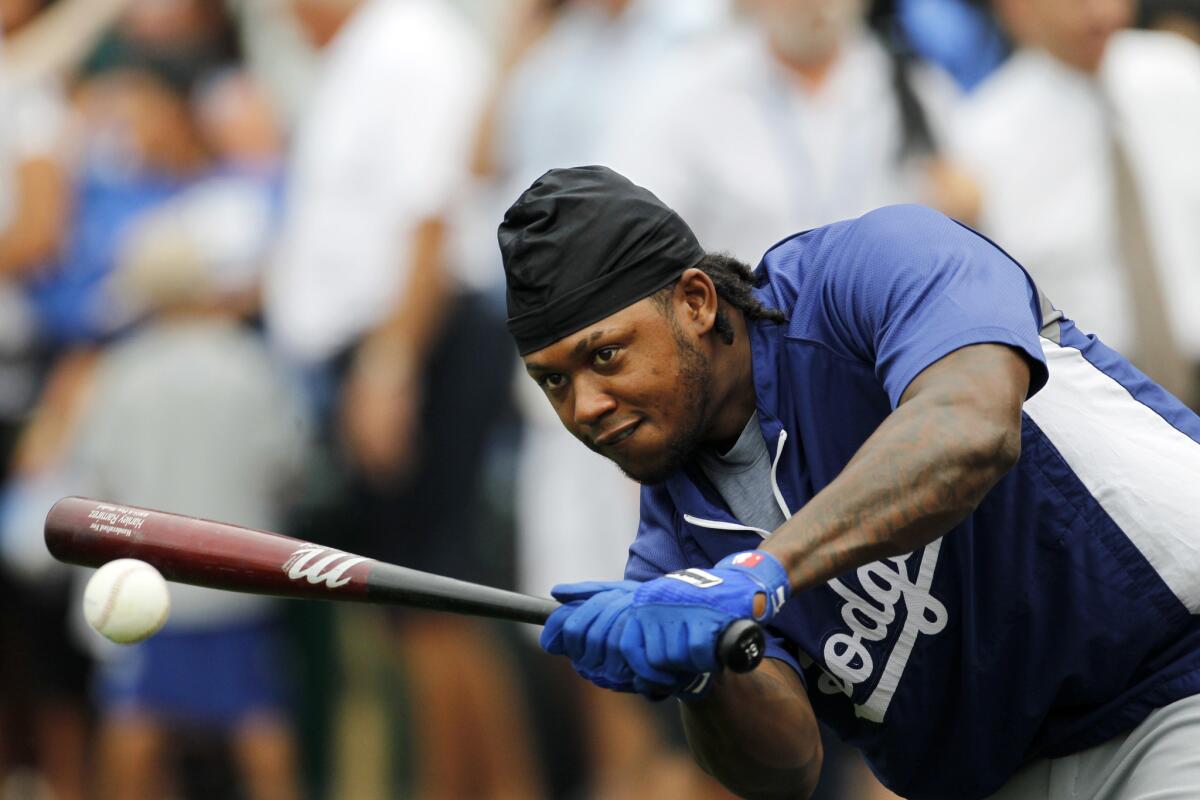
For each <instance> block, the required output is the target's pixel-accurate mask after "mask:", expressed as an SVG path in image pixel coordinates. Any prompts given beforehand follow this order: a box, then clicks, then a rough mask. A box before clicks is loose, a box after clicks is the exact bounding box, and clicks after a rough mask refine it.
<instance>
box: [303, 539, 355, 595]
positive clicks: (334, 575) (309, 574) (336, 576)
mask: <svg viewBox="0 0 1200 800" xmlns="http://www.w3.org/2000/svg"><path fill="white" fill-rule="evenodd" d="M366 560H367V559H365V558H363V557H362V556H352V555H350V554H349V553H343V552H341V551H338V550H329V549H327V548H324V547H321V546H320V545H315V544H309V543H305V544H304V545H303V546H301V547H300V549H299V550H297V551H296V552H294V553H292V554H291V556H289V557H288V560H287V561H285V562H283V571H284V573H286V574H287V576H288V577H289V578H290V579H292V580H294V581H299V580H307V581H308V582H309V583H312V584H318V583H324V584H325V585H326V586H328V587H329V588H330V589H336V588H338V587H339V586H345V585H346V584H347V583H349V582H350V576H348V575H347V574H346V573H347V572H349V571H350V568H351V567H353V566H354V565H355V564H361V563H362V562H364V561H366Z"/></svg>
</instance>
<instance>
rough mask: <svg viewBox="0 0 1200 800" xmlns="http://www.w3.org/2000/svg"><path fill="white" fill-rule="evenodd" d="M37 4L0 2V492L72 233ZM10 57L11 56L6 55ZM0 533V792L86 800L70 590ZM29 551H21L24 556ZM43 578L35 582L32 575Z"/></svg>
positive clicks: (80, 668)
mask: <svg viewBox="0 0 1200 800" xmlns="http://www.w3.org/2000/svg"><path fill="white" fill-rule="evenodd" d="M41 5H42V4H41V3H39V2H36V0H0V120H2V122H0V491H3V492H4V493H5V494H7V492H8V490H9V489H10V487H11V486H12V484H13V483H15V482H16V478H15V477H14V476H13V472H14V471H15V470H14V469H13V465H12V462H13V459H14V451H15V449H16V446H17V440H18V437H19V434H20V430H21V428H22V426H23V425H24V423H25V420H26V418H27V416H28V415H29V413H30V412H31V410H32V407H33V404H34V401H35V399H36V397H37V392H38V389H39V382H40V373H41V366H42V365H41V362H42V356H43V354H42V352H41V348H40V342H39V337H38V331H37V321H36V315H35V314H34V312H33V309H32V308H31V307H30V305H29V303H28V302H27V300H26V298H25V294H24V288H25V286H26V285H27V284H28V283H29V282H31V281H32V280H34V279H36V278H37V277H38V276H40V275H41V274H43V273H44V272H45V271H46V270H47V268H48V267H49V266H50V265H52V264H53V263H54V261H55V259H56V256H57V253H58V250H59V248H60V246H61V244H62V241H63V239H64V237H65V236H66V235H67V226H68V220H69V218H70V210H69V206H70V204H69V195H70V192H69V189H68V185H69V174H68V168H67V164H66V159H65V157H64V156H65V142H64V138H65V136H64V133H65V123H66V119H67V112H66V106H65V103H64V101H63V99H62V97H61V94H60V91H59V87H58V84H57V81H56V80H55V79H54V78H53V77H52V76H46V75H39V74H36V73H33V72H29V71H24V70H23V68H22V67H23V65H22V64H21V63H20V61H19V60H18V57H19V55H20V52H21V50H22V49H23V47H24V44H23V37H24V36H26V35H27V34H28V32H29V30H30V28H31V27H32V28H35V29H36V27H37V22H38V19H37V15H38V13H39V11H40V10H41ZM14 48H15V50H16V51H17V56H13V55H12V54H11V50H12V49H14ZM20 549H21V548H20V547H19V546H14V542H13V541H12V537H11V536H6V537H5V541H4V547H3V551H4V553H3V555H4V558H0V601H2V602H3V604H4V607H5V609H6V613H5V614H4V616H3V619H2V620H0V795H4V794H7V793H9V792H10V791H12V792H16V791H19V789H18V787H17V784H18V783H19V782H20V781H21V780H22V778H21V777H20V776H21V774H22V773H24V774H26V775H40V776H41V777H40V778H36V779H31V780H34V781H37V780H42V781H44V782H45V785H46V786H47V788H48V789H49V790H50V791H53V792H54V793H55V795H56V796H57V797H59V798H61V800H76V799H77V798H82V797H83V796H84V791H85V788H86V781H85V773H84V767H85V750H84V748H85V722H86V719H85V710H86V704H85V700H84V692H85V684H86V661H85V660H84V658H83V656H82V654H81V653H79V652H78V650H77V649H75V648H73V647H72V646H71V644H70V642H69V641H68V640H67V637H66V632H65V625H64V619H65V615H66V604H67V593H66V587H65V585H64V583H63V582H62V581H61V580H56V579H54V577H53V576H43V575H40V574H38V575H36V576H34V575H28V574H24V571H23V570H24V567H25V566H27V564H26V563H25V562H26V559H24V558H22V557H21V556H20V555H18V554H17V551H18V550H20ZM26 550H27V549H26ZM41 577H45V578H46V580H44V581H39V580H37V579H36V578H41Z"/></svg>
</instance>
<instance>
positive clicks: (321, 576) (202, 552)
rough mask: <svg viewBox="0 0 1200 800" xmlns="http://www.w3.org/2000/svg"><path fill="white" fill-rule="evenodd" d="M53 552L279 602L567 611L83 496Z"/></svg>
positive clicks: (52, 517) (58, 527)
mask: <svg viewBox="0 0 1200 800" xmlns="http://www.w3.org/2000/svg"><path fill="white" fill-rule="evenodd" d="M46 547H47V548H48V549H49V550H50V553H51V554H52V555H53V556H54V557H55V558H57V559H58V560H60V561H65V562H67V563H69V564H79V565H81V566H85V567H98V566H100V565H102V564H105V563H107V562H109V561H112V560H114V559H117V558H136V559H140V560H142V561H145V562H147V563H149V564H152V565H153V566H154V567H156V568H157V569H158V570H159V572H161V573H162V574H163V577H164V578H166V579H167V580H170V581H175V582H177V583H190V584H194V585H197V586H207V587H210V588H214V589H225V590H230V591H237V592H251V593H254V594H270V595H276V596H280V597H300V598H312V599H322V600H354V601H359V602H367V603H390V604H395V605H405V606H412V607H416V608H426V609H431V610H436V611H450V612H453V613H458V614H473V615H476V616H487V617H495V618H497V619H509V620H515V621H518V622H531V623H535V624H538V625H540V624H542V623H544V622H545V621H546V617H548V616H549V615H550V612H551V611H553V610H554V609H555V608H557V606H558V604H557V603H555V602H554V601H552V600H547V599H543V598H540V597H531V596H529V595H523V594H517V593H516V592H508V591H504V590H502V589H495V588H492V587H490V586H480V585H478V584H474V583H467V582H466V581H458V580H454V579H452V578H447V577H443V576H441V575H432V574H430V573H427V572H419V571H417V570H413V569H407V568H405V567H399V566H396V565H394V564H387V563H384V562H380V561H375V560H373V559H370V558H364V557H363V556H357V555H354V554H352V553H345V552H342V551H341V550H334V549H332V548H329V547H324V546H322V545H318V544H313V543H311V542H304V541H301V540H299V539H293V538H292V537H290V536H283V535H282V534H278V533H271V532H270V531H260V530H255V529H253V528H243V527H241V526H239V525H230V524H228V523H224V522H214V521H212V520H206V519H199V518H196V517H185V516H182V515H180V514H172V513H168V512H164V511H153V510H151V509H146V508H136V507H133V506H124V505H118V504H114V503H105V502H101V501H97V500H89V499H85V498H82V497H67V498H64V499H62V500H59V501H58V502H57V503H55V504H54V507H53V508H51V509H50V512H49V513H48V514H47V515H46Z"/></svg>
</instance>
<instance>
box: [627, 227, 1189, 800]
mask: <svg viewBox="0 0 1200 800" xmlns="http://www.w3.org/2000/svg"><path fill="white" fill-rule="evenodd" d="M757 275H758V278H759V282H760V286H759V288H758V289H757V292H758V295H759V297H760V299H761V300H762V301H763V302H764V303H766V304H767V305H769V306H772V307H774V308H777V309H779V310H781V311H784V312H785V313H786V314H787V316H788V320H787V322H786V323H785V324H776V323H768V322H757V323H753V324H752V325H751V326H750V328H751V330H750V339H751V351H752V359H753V369H754V383H755V390H756V393H757V406H758V415H759V419H760V425H761V428H762V434H763V437H764V439H765V441H766V443H767V446H768V449H769V450H770V451H771V453H772V457H773V467H772V479H773V482H774V487H773V489H774V495H775V497H776V499H777V501H778V502H779V504H780V506H781V510H782V511H783V512H784V514H785V516H789V515H790V514H792V513H794V512H795V511H796V510H798V509H800V508H802V507H803V506H804V504H805V503H806V502H808V500H809V499H810V498H811V497H813V496H814V495H815V494H816V493H817V492H819V491H821V489H823V488H824V487H825V486H826V485H828V484H829V483H830V482H831V481H833V479H834V478H835V477H837V475H838V474H839V473H840V472H841V470H842V469H843V467H845V465H846V464H847V462H848V461H849V460H850V459H851V457H852V456H853V455H854V454H855V453H856V452H857V451H858V449H859V448H860V447H861V445H862V444H863V442H864V441H865V440H866V439H867V437H868V436H870V435H871V433H872V432H873V431H874V430H875V429H876V428H877V427H878V426H879V425H880V423H882V422H883V420H884V419H885V418H886V417H887V415H888V414H889V413H891V411H892V410H893V409H894V408H895V407H896V405H897V404H898V403H899V400H900V397H901V395H902V394H903V392H904V390H905V388H906V387H907V386H908V384H909V383H910V382H911V381H912V379H913V378H914V377H915V376H916V375H917V374H918V373H920V372H921V370H923V369H924V368H925V367H927V366H929V365H930V364H932V363H933V362H935V361H937V360H938V359H939V358H941V357H942V356H945V355H947V354H948V353H950V352H952V351H954V350H956V349H958V348H961V347H963V346H966V345H971V344H976V343H985V342H998V343H1003V344H1006V345H1009V346H1011V347H1013V348H1016V349H1017V350H1019V351H1020V352H1022V353H1023V354H1024V355H1025V356H1026V358H1027V360H1028V362H1029V364H1030V367H1031V378H1032V381H1031V386H1030V395H1031V397H1030V399H1029V400H1027V401H1026V403H1025V407H1024V410H1023V414H1022V437H1021V439H1022V442H1021V443H1022V453H1021V458H1020V460H1019V462H1018V463H1017V465H1016V466H1015V467H1014V468H1013V469H1012V470H1011V471H1010V472H1009V473H1007V474H1006V475H1005V477H1004V478H1003V479H1001V481H1000V482H999V483H998V484H997V485H996V486H995V487H994V488H993V489H992V490H991V491H990V492H989V493H988V494H987V496H986V497H985V498H984V500H983V501H982V502H981V503H980V505H979V506H978V508H976V510H975V511H974V512H973V513H972V514H971V515H970V516H969V517H968V518H967V519H966V520H965V521H963V522H962V523H961V524H960V525H958V526H957V527H955V528H954V529H953V530H951V531H950V532H949V533H947V534H946V535H945V536H943V537H942V538H940V539H938V540H936V541H934V542H932V543H931V544H929V545H927V546H925V547H923V548H920V549H919V550H916V551H914V552H913V553H910V554H908V555H905V556H901V557H897V558H889V559H885V560H882V561H878V562H874V563H871V564H867V565H865V566H862V567H860V568H858V569H856V570H853V571H851V572H848V573H846V574H844V575H841V576H839V577H837V578H836V579H834V580H831V581H829V582H828V583H827V584H825V585H822V586H819V587H815V588H812V589H810V590H808V591H805V592H802V593H800V594H798V595H796V596H794V597H793V598H792V599H791V600H789V602H788V604H787V605H786V606H785V607H784V609H783V611H782V613H781V615H780V616H779V617H777V618H776V620H775V622H774V623H773V625H772V628H771V633H772V634H773V641H772V642H771V643H770V645H769V654H770V655H771V656H772V657H774V658H778V659H781V660H783V661H785V662H787V663H789V664H790V665H791V666H792V667H793V668H795V669H796V671H797V672H798V673H799V674H800V676H801V678H802V680H803V682H804V684H805V686H806V687H807V691H808V694H809V698H810V700H811V702H812V705H813V708H814V710H815V711H816V713H817V716H818V717H819V718H820V719H821V720H822V721H824V722H826V723H828V724H829V725H830V726H832V728H833V729H834V730H835V731H837V733H838V734H839V735H840V736H841V737H842V738H844V739H845V740H846V741H848V742H850V743H851V744H853V745H855V746H856V747H858V748H860V749H861V750H862V751H863V753H864V755H865V756H866V758H867V761H868V763H870V765H871V767H872V769H873V770H874V771H875V772H876V774H877V775H878V776H879V777H880V778H881V779H882V781H883V782H884V783H885V784H886V785H887V786H888V787H889V788H891V789H892V790H893V791H895V792H897V793H899V794H902V795H904V796H906V797H912V798H954V799H955V800H963V798H974V797H983V796H986V795H988V794H990V793H992V792H994V791H996V790H997V789H999V788H1000V786H1001V785H1003V784H1004V783H1005V781H1007V779H1008V778H1009V777H1010V776H1011V775H1012V774H1013V773H1014V772H1015V771H1016V770H1017V769H1019V768H1020V767H1021V766H1022V765H1023V764H1025V763H1026V762H1028V761H1029V760H1031V759H1034V758H1037V757H1050V756H1058V755H1064V754H1068V753H1071V752H1075V751H1078V750H1081V749H1084V748H1086V747H1089V746H1092V745H1094V744H1098V743H1100V742H1102V741H1104V740H1106V739H1109V738H1111V737H1113V736H1115V735H1117V734H1119V733H1121V732H1123V731H1126V730H1128V729H1130V728H1132V727H1133V726H1135V725H1136V724H1137V723H1138V722H1139V721H1140V720H1142V719H1143V718H1144V717H1145V716H1146V715H1147V714H1148V713H1149V712H1150V711H1151V710H1153V709H1154V708H1157V707H1161V706H1163V705H1166V704H1167V703H1170V702H1172V701H1173V700H1176V699H1179V698H1182V697H1185V696H1188V695H1191V694H1195V693H1198V692H1200V624H1198V622H1197V620H1198V618H1197V617H1196V616H1195V614H1197V613H1198V612H1200V524H1198V523H1200V513H1198V512H1197V511H1196V503H1195V501H1194V500H1193V499H1192V496H1193V495H1192V492H1193V488H1194V486H1195V483H1196V477H1197V475H1200V419H1198V418H1197V417H1196V416H1195V415H1194V414H1192V413H1191V412H1190V411H1188V410H1187V409H1186V408H1185V407H1184V406H1183V405H1182V404H1180V403H1179V402H1178V401H1177V400H1175V399H1174V398H1173V397H1171V396H1170V395H1169V394H1167V393H1166V392H1164V391H1163V390H1162V389H1160V388H1159V387H1158V386H1156V385H1155V384H1153V383H1152V382H1150V381H1149V380H1148V379H1147V378H1146V377H1145V376H1143V375H1142V374H1141V373H1139V372H1138V371H1137V370H1136V369H1134V368H1133V367H1132V366H1131V365H1130V364H1129V363H1128V362H1127V361H1126V360H1125V359H1124V358H1122V357H1121V356H1120V355H1119V354H1117V353H1116V352H1114V351H1112V350H1110V349H1109V348H1107V347H1106V346H1104V344H1103V343H1101V342H1100V341H1099V340H1098V339H1096V338H1095V337H1093V336H1090V335H1085V334H1083V333H1082V332H1080V331H1079V330H1078V329H1076V328H1075V326H1074V324H1073V323H1072V322H1071V321H1070V320H1069V319H1067V318H1066V317H1064V316H1063V315H1062V314H1061V313H1059V312H1057V311H1054V310H1053V308H1052V307H1050V306H1049V305H1048V304H1046V305H1045V306H1043V304H1042V301H1041V300H1040V299H1039V294H1038V292H1037V290H1036V288H1035V287H1034V285H1033V283H1032V281H1031V280H1030V278H1029V277H1028V276H1027V275H1026V273H1025V272H1024V271H1023V270H1022V269H1021V267H1020V266H1019V265H1018V264H1017V263H1016V262H1015V261H1013V260H1012V259H1011V258H1010V257H1009V256H1008V255H1007V254H1005V253H1004V252H1003V251H1002V250H1001V249H999V248H998V247H996V246H995V245H994V244H992V243H991V242H989V241H988V240H987V239H985V238H984V237H982V236H980V235H978V234H976V233H975V232H973V231H971V230H970V229H969V228H966V227H965V226H961V225H959V224H957V223H955V222H953V221H951V220H949V219H947V218H946V217H944V216H942V215H940V214H937V213H936V212H933V211H930V210H928V209H924V208H920V207H917V206H895V207H889V208H884V209H880V210H877V211H874V212H872V213H870V214H867V215H865V216H863V217H861V218H859V219H855V220H848V221H845V222H839V223H836V224H833V225H829V226H826V227H823V228H818V229H815V230H811V231H807V232H805V233H801V234H798V235H796V236H793V237H791V238H789V239H786V240H784V241H783V242H781V243H779V244H778V245H776V246H775V247H774V248H772V249H771V250H770V251H769V252H768V253H767V254H766V255H765V256H764V258H763V261H762V263H761V264H760V265H759V267H758V271H757ZM641 516H642V519H641V525H640V528H639V531H638V536H637V538H636V540H635V541H634V543H633V545H632V546H631V548H630V557H629V562H628V566H627V568H626V576H627V577H629V578H632V579H635V580H646V579H649V578H651V577H654V576H657V575H660V574H662V573H664V572H668V571H671V570H675V569H680V568H683V567H687V566H710V565H712V564H713V563H715V562H716V561H718V560H719V559H721V558H722V557H724V556H726V555H728V554H730V553H733V552H737V551H739V550H744V549H747V548H753V547H756V546H758V545H759V544H760V543H761V542H762V538H763V536H765V535H767V532H765V531H756V530H754V529H752V528H748V527H746V526H743V525H741V523H740V522H739V521H738V520H736V519H735V518H734V517H733V516H732V514H731V513H730V512H729V510H728V508H727V507H726V506H725V504H724V503H723V501H722V500H721V498H720V496H719V495H718V494H717V492H716V491H715V490H714V489H713V487H712V486H711V484H710V483H709V482H708V480H707V479H706V478H705V477H704V476H703V473H702V472H701V471H700V470H698V469H696V468H694V467H686V468H684V469H682V470H680V471H679V472H678V473H676V474H675V475H674V476H672V477H671V478H669V479H668V480H667V481H665V482H664V483H662V484H658V485H653V486H647V487H644V488H643V490H642V512H641Z"/></svg>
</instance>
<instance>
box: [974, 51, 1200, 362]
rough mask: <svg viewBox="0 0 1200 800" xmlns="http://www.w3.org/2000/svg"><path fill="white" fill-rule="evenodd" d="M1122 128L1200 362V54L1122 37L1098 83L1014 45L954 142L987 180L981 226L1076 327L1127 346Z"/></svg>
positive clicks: (1180, 327)
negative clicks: (1118, 148) (1119, 155)
mask: <svg viewBox="0 0 1200 800" xmlns="http://www.w3.org/2000/svg"><path fill="white" fill-rule="evenodd" d="M1109 104H1111V107H1112V108H1114V109H1115V115H1114V114H1112V113H1110V112H1109V111H1108V108H1109ZM1114 117H1115V123H1114ZM1114 129H1115V130H1116V131H1117V133H1118V134H1119V135H1120V136H1121V138H1122V141H1123V142H1124V143H1125V148H1126V152H1127V153H1128V156H1129V159H1130V162H1131V166H1132V168H1133V170H1134V172H1135V178H1136V180H1137V182H1138V184H1139V185H1138V188H1139V192H1140V195H1141V198H1142V202H1143V204H1144V208H1145V218H1146V222H1147V225H1148V226H1149V228H1150V230H1149V233H1150V237H1151V244H1152V245H1153V246H1154V247H1155V251H1156V254H1157V257H1158V258H1157V261H1158V266H1159V269H1160V270H1161V273H1162V274H1161V276H1160V279H1161V282H1162V285H1163V288H1164V292H1165V294H1166V295H1167V297H1166V300H1167V308H1168V313H1169V317H1170V321H1171V324H1172V329H1173V331H1174V332H1175V334H1176V337H1177V339H1178V341H1179V344H1180V346H1181V348H1182V349H1183V351H1184V352H1185V353H1187V354H1189V355H1191V356H1193V357H1200V307H1198V306H1200V150H1198V149H1197V143H1198V142H1200V50H1197V48H1196V47H1195V46H1194V45H1192V44H1191V43H1189V42H1187V41H1186V40H1184V39H1182V38H1180V37H1176V36H1174V35H1171V34H1158V33H1148V32H1141V31H1125V32H1122V33H1120V34H1118V35H1116V36H1114V37H1113V39H1112V41H1111V42H1110V43H1109V47H1108V50H1107V52H1106V53H1105V57H1104V61H1103V63H1102V64H1101V68H1100V71H1099V73H1098V75H1096V76H1094V77H1093V76H1090V75H1087V74H1085V73H1083V72H1080V71H1078V70H1075V69H1072V68H1071V67H1068V66H1066V65H1065V64H1063V63H1061V62H1059V61H1058V60H1056V59H1054V58H1053V57H1052V56H1050V55H1049V54H1048V53H1045V52H1043V51H1040V50H1032V49H1031V50H1022V51H1018V52H1017V53H1016V54H1014V55H1013V56H1012V58H1010V59H1009V60H1008V61H1007V62H1006V63H1005V64H1004V65H1003V66H1002V67H1001V68H1000V69H999V70H998V71H997V72H996V73H994V75H993V76H992V77H991V78H989V79H988V80H987V81H986V82H985V83H984V84H982V85H981V86H980V87H979V89H978V90H977V91H976V92H975V93H974V94H973V95H972V96H971V97H970V98H969V99H968V100H967V102H966V104H965V105H964V107H963V109H962V114H961V117H960V118H959V119H958V121H957V123H956V125H955V132H954V136H953V143H952V146H953V149H954V152H955V154H956V155H957V156H958V158H959V159H960V161H961V162H962V163H963V165H964V167H966V168H967V169H969V170H970V171H971V172H972V173H973V174H974V175H975V177H976V178H977V179H978V180H979V182H980V184H981V188H982V190H983V208H982V216H981V219H980V223H979V224H980V227H981V228H982V229H983V231H984V232H985V233H987V234H988V235H989V236H991V237H992V238H993V239H995V240H996V242H997V243H998V244H999V245H1000V246H1001V247H1003V248H1004V249H1005V250H1007V251H1008V252H1009V253H1011V254H1012V256H1013V257H1014V258H1015V259H1017V260H1018V261H1019V262H1021V263H1022V264H1023V265H1024V266H1025V268H1026V269H1028V270H1029V271H1030V273H1031V274H1032V275H1033V277H1034V279H1035V280H1036V281H1037V282H1038V285H1039V286H1040V288H1041V289H1042V291H1043V292H1045V294H1046V295H1047V296H1048V297H1049V298H1050V300H1051V301H1052V302H1053V303H1054V304H1055V305H1056V306H1058V307H1059V308H1061V309H1063V311H1064V313H1066V314H1067V316H1068V317H1071V318H1072V319H1074V320H1076V321H1077V322H1078V323H1079V326H1080V328H1082V329H1083V330H1085V331H1088V332H1091V333H1096V334H1098V335H1099V336H1100V337H1101V338H1102V339H1103V340H1104V341H1105V343H1107V344H1108V345H1110V346H1111V347H1114V348H1116V349H1117V350H1126V351H1127V352H1129V351H1131V348H1134V347H1136V343H1135V342H1133V341H1132V337H1133V319H1132V315H1133V311H1134V309H1133V304H1132V300H1131V298H1130V294H1129V291H1128V288H1127V277H1126V271H1125V269H1124V268H1123V266H1122V265H1121V262H1120V257H1121V256H1120V243H1119V241H1118V238H1117V230H1118V229H1117V226H1116V198H1115V196H1114V175H1113V170H1112V160H1111V153H1112V140H1111V138H1110V137H1111V135H1112V132H1113V130H1114Z"/></svg>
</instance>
